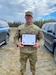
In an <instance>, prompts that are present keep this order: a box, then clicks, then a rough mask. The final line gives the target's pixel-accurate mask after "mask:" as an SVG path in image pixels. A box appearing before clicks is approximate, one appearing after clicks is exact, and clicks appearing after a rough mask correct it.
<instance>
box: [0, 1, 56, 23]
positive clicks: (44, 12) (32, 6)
mask: <svg viewBox="0 0 56 75" xmlns="http://www.w3.org/2000/svg"><path fill="white" fill-rule="evenodd" d="M26 11H32V12H33V20H34V21H35V20H36V21H37V20H48V19H55V20H56V0H0V19H2V20H7V21H10V22H25V18H24V16H25V12H26Z"/></svg>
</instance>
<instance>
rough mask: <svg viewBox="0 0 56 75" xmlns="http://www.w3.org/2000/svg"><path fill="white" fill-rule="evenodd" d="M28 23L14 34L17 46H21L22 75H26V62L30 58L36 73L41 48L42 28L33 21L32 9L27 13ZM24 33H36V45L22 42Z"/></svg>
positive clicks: (33, 72)
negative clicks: (39, 41)
mask: <svg viewBox="0 0 56 75" xmlns="http://www.w3.org/2000/svg"><path fill="white" fill-rule="evenodd" d="M25 20H26V23H25V24H22V25H20V26H19V27H18V30H17V32H16V34H15V36H14V42H15V44H16V46H17V47H19V48H20V63H21V69H20V72H21V75H25V71H26V62H27V59H28V58H29V62H30V70H31V72H32V75H35V65H36V61H37V48H39V46H40V45H39V44H38V40H40V38H41V35H42V34H41V30H40V28H39V27H38V26H36V25H34V24H33V23H32V21H33V14H32V12H31V11H27V12H26V13H25ZM23 33H26V34H36V36H37V37H36V40H37V41H36V44H35V45H34V46H28V45H23V44H22V42H21V36H22V34H23Z"/></svg>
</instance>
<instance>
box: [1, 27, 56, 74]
mask: <svg viewBox="0 0 56 75" xmlns="http://www.w3.org/2000/svg"><path fill="white" fill-rule="evenodd" d="M15 31H16V28H11V36H10V40H9V43H8V44H7V45H3V46H2V47H1V48H0V75H19V72H20V62H19V58H20V50H19V48H16V47H15V45H14V43H13V37H14V34H15ZM40 44H41V47H40V48H39V49H38V50H37V57H38V60H37V63H36V75H56V64H55V62H54V57H53V54H52V53H51V52H49V51H48V50H47V48H45V47H44V46H43V44H44V41H43V40H41V41H40ZM26 74H27V75H31V72H30V65H29V60H28V62H27V67H26Z"/></svg>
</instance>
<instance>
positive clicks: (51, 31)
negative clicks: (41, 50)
mask: <svg viewBox="0 0 56 75" xmlns="http://www.w3.org/2000/svg"><path fill="white" fill-rule="evenodd" d="M54 38H55V24H50V25H49V28H48V31H47V42H48V48H49V50H50V51H52V50H53V40H54Z"/></svg>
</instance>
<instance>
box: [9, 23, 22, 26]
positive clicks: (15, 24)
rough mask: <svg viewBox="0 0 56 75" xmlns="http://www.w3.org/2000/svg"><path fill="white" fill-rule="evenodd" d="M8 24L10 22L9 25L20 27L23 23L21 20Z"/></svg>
mask: <svg viewBox="0 0 56 75" xmlns="http://www.w3.org/2000/svg"><path fill="white" fill-rule="evenodd" d="M8 24H9V26H10V27H18V26H19V25H21V24H22V23H21V22H18V23H17V22H13V23H11V22H8Z"/></svg>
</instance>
